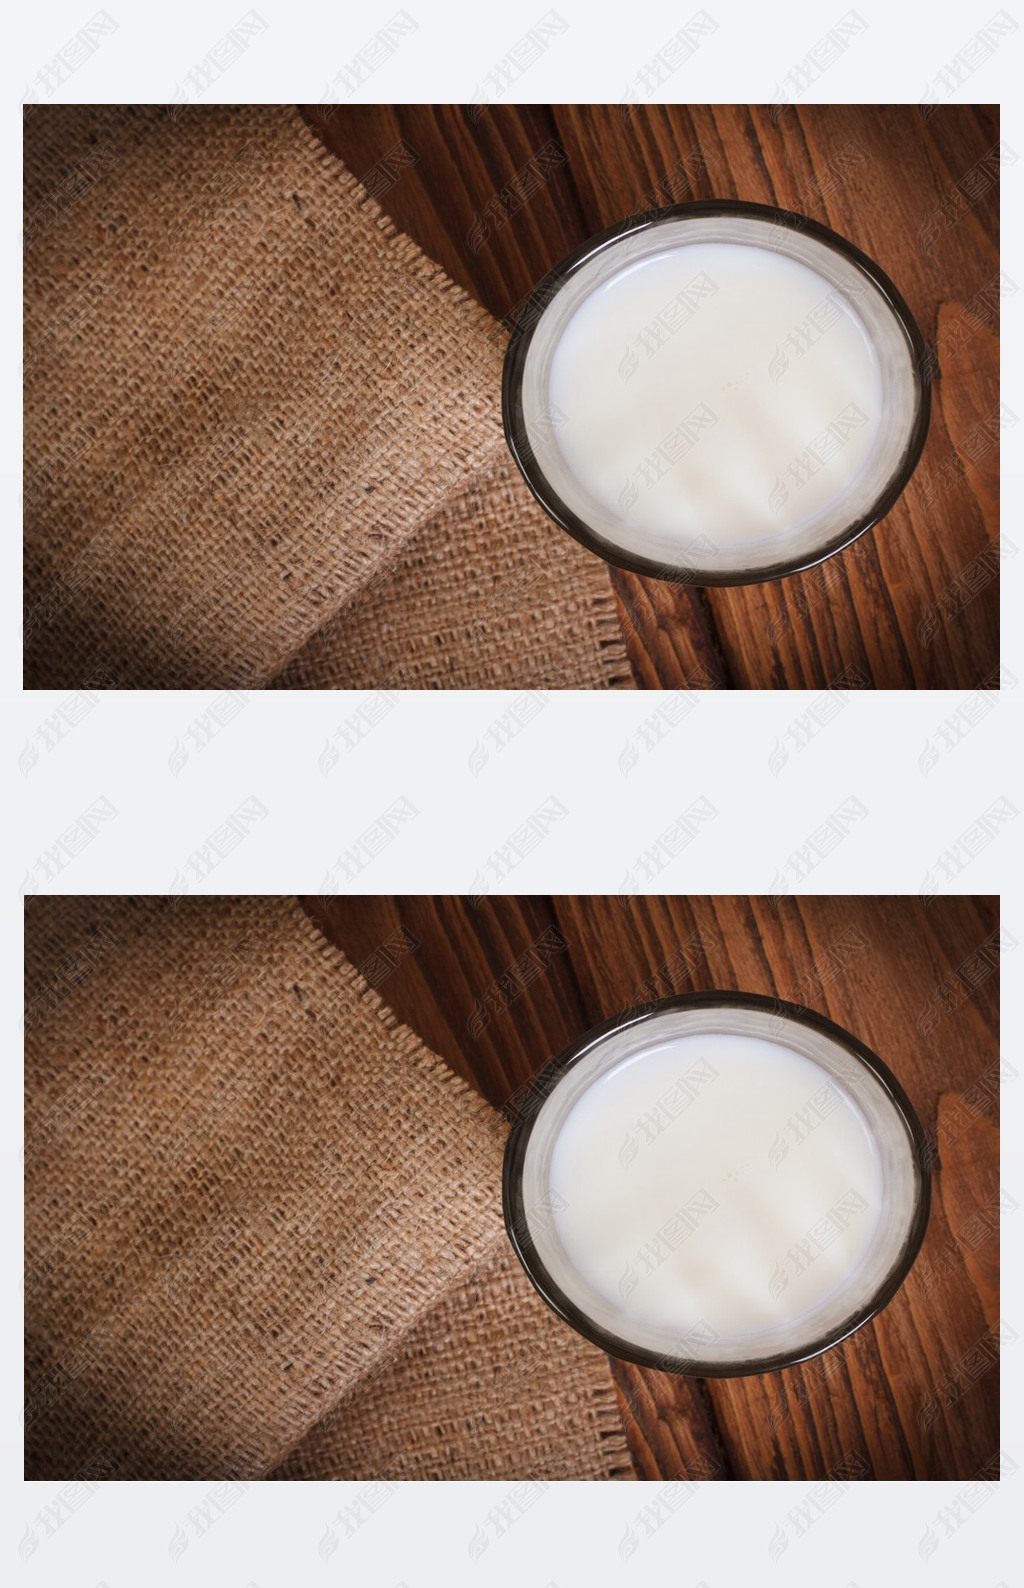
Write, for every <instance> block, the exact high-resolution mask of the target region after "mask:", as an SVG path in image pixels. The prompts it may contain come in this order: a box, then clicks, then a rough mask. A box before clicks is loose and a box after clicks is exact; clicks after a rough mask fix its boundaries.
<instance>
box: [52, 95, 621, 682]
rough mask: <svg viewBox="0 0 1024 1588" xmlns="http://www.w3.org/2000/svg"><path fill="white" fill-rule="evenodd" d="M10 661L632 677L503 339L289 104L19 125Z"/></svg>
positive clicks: (433, 675)
mask: <svg viewBox="0 0 1024 1588" xmlns="http://www.w3.org/2000/svg"><path fill="white" fill-rule="evenodd" d="M25 163H26V201H25V202H26V210H25V289H26V295H25V302H26V310H25V315H26V320H25V385H26V397H25V459H26V468H25V537H26V554H25V581H26V590H25V682H26V684H27V686H28V687H31V688H42V687H53V688H81V687H83V686H88V685H90V684H91V685H93V686H94V687H101V688H102V687H108V688H153V689H163V688H215V689H216V688H228V689H247V688H264V687H270V686H274V685H276V686H277V687H285V688H294V687H304V688H359V689H376V688H380V687H385V686H387V685H391V686H393V687H395V688H403V687H417V688H468V689H474V688H502V687H504V688H547V687H550V688H599V687H607V686H627V687H629V686H631V677H630V671H629V666H628V662H627V659H626V654H625V650H624V647H623V643H622V633H621V629H620V625H619V619H618V616H617V610H616V605H615V599H614V596H613V594H612V587H611V582H610V578H609V575H608V570H607V568H606V567H605V565H604V564H603V563H602V562H601V561H600V559H599V558H597V557H594V556H593V555H591V554H590V553H588V552H586V551H584V550H583V549H582V548H581V547H579V546H578V545H577V544H576V543H575V542H574V541H573V540H571V539H570V538H569V537H568V536H567V535H566V534H564V533H563V532H562V531H561V530H560V529H558V528H557V526H555V525H554V524H553V523H552V522H551V521H550V520H549V519H548V518H547V517H546V516H545V515H544V514H543V513H542V511H541V510H540V508H539V507H538V506H537V505H536V503H535V502H534V500H533V498H532V496H531V495H530V493H529V491H528V490H527V488H526V486H525V485H524V484H523V482H522V481H521V479H520V477H519V475H518V473H517V471H516V469H515V466H514V465H513V463H512V461H511V458H510V456H509V454H508V450H507V448H506V446H505V444H504V439H503V436H502V431H501V415H500V385H501V366H502V358H503V352H504V342H505V335H504V333H503V332H502V331H501V328H500V327H499V326H498V325H497V324H496V322H495V321H494V320H492V319H491V317H490V316H489V315H488V314H487V313H486V312H485V310H483V309H482V308H481V307H480V306H479V305H478V304H475V303H474V302H472V300H471V299H469V298H468V297H467V296H466V294H465V293H463V292H462V291H461V290H460V289H459V288H457V287H456V286H455V285H454V284H453V283H452V282H451V281H450V280H449V279H448V277H447V276H446V275H445V273H444V272H443V271H442V270H441V269H440V268H439V267H438V266H437V265H435V264H434V263H432V262H431V261H430V260H429V259H427V258H426V257H425V256H424V255H423V253H422V252H421V251H420V250H419V248H417V247H416V245H415V244H414V243H413V242H412V241H411V240H410V239H409V238H408V237H405V236H402V235H401V234H399V233H398V232H396V230H395V228H394V227H393V225H392V224H391V223H390V222H389V221H388V219H387V218H386V217H385V216H384V215H383V213H382V212H381V210H380V208H379V206H378V205H377V203H376V202H375V201H374V200H373V199H372V198H371V197H369V195H368V194H367V192H366V189H365V188H364V187H363V186H362V185H361V184H360V183H359V182H358V181H357V180H356V178H355V177H353V176H352V175H351V173H350V172H348V171H347V170H346V169H345V168H344V166H343V165H342V164H341V162H340V161H338V160H337V159H336V158H335V157H334V156H333V155H331V154H329V153H328V152H327V151H326V150H324V149H323V147H322V146H321V145H320V144H319V142H318V141H317V140H316V138H315V137H314V135H313V133H312V132H311V131H310V129H309V128H308V127H307V126H306V125H305V123H304V122H303V121H302V120H301V118H300V116H299V114H298V112H297V111H296V110H295V109H293V108H289V107H273V106H270V107H267V106H258V107H234V106H226V107H219V106H210V107H202V106H193V107H188V108H183V107H177V108H170V107H160V106H141V107H128V108H117V107H113V108H112V107H108V106H92V107H89V106H39V107H36V108H35V109H34V110H33V112H32V114H31V115H30V116H29V118H28V120H27V123H26V128H25Z"/></svg>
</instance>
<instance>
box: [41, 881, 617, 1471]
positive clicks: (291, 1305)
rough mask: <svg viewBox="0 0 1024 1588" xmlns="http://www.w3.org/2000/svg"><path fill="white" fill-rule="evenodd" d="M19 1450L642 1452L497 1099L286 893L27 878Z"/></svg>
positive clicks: (389, 1466) (95, 1460) (608, 1457)
mask: <svg viewBox="0 0 1024 1588" xmlns="http://www.w3.org/2000/svg"><path fill="white" fill-rule="evenodd" d="M26 938H27V942H26V980H27V990H28V1001H27V1013H26V1031H27V1055H26V1072H27V1102H26V1109H27V1119H26V1204H25V1207H26V1288H25V1311H26V1325H27V1347H26V1475H27V1476H28V1477H32V1478H47V1479H62V1480H66V1479H70V1478H73V1477H74V1476H75V1475H76V1474H81V1473H87V1474H93V1475H101V1476H105V1477H117V1478H129V1479H141V1478H206V1479H211V1480H224V1481H234V1482H246V1481H250V1480H254V1479H259V1478H266V1477H274V1478H280V1479H286V1478H291V1479H296V1478H359V1479H365V1480H367V1481H370V1480H376V1481H381V1482H386V1481H397V1480H398V1479H402V1478H432V1479H451V1478H501V1479H507V1480H509V1481H517V1482H518V1481H524V1482H525V1481H531V1482H539V1481H547V1480H551V1479H565V1478H612V1477H614V1478H620V1477H626V1478H628V1477H632V1475H633V1473H632V1468H631V1464H630V1459H629V1456H628V1452H627V1449H626V1445H625V1442H624V1438H623V1434H622V1428H621V1424H620V1421H619V1415H618V1411H617V1407H616V1401H615V1392H614V1389H613V1385H612V1380H611V1375H610V1370H609V1366H608V1362H607V1359H606V1358H605V1357H604V1356H603V1355H602V1354H601V1353H600V1352H599V1351H597V1350H596V1349H594V1348H593V1347H591V1346H589V1345H588V1344H586V1343H585V1342H583V1341H582V1340H580V1339H579V1338H578V1337H577V1336H576V1335H575V1334H574V1333H573V1332H572V1331H571V1330H570V1329H569V1328H568V1327H567V1326H565V1325H564V1324H562V1323H561V1322H560V1321H559V1320H558V1319H556V1318H555V1317H554V1315H553V1314H552V1313H550V1312H549V1311H548V1309H547V1308H546V1307H545V1306H544V1305H543V1303H542V1302H541V1301H540V1300H539V1298H538V1297H537V1296H536V1295H535V1293H534V1292H533V1290H532V1288H531V1287H530V1285H529V1283H528V1282H527V1280H526V1278H525V1276H524V1275H523V1273H522V1271H521V1270H520V1268H519V1266H518V1264H517V1263H516V1262H515V1260H514V1258H513V1256H512V1254H511V1251H510V1249H509V1247H508V1244H507V1240H506V1237H505V1234H504V1230H503V1228H502V1224H501V1196H500V1170H501V1159H502V1150H503V1142H504V1135H505V1126H504V1122H503V1121H502V1120H501V1118H500V1116H499V1115H497V1114H496V1113H495V1112H494V1111H493V1110H492V1109H491V1108H490V1107H489V1105H488V1104H487V1103H486V1102H485V1101H484V1100H483V1099H482V1098H480V1097H479V1096H477V1095H476V1094H475V1093H474V1092H473V1091H471V1090H470V1089H469V1088H468V1087H467V1086H466V1085H465V1084H464V1083H463V1082H462V1081H461V1080H459V1079H458V1078H457V1077H455V1076H454V1075H453V1074H452V1073H451V1071H450V1070H449V1069H448V1068H447V1067H446V1066H445V1065H444V1064H443V1063H442V1062H441V1060H439V1059H438V1058H437V1057H436V1056H435V1055H433V1054H431V1053H430V1052H429V1051H428V1050H427V1049H426V1048H425V1047H424V1046H423V1044H422V1042H421V1041H420V1040H419V1038H418V1037H417V1036H416V1035H415V1034H414V1033H413V1032H412V1031H410V1030H409V1029H408V1028H407V1027H405V1026H402V1025H400V1024H399V1023H398V1021H397V1020H396V1019H395V1017H394V1015H393V1014H392V1013H391V1012H390V1010H389V1009H388V1008H387V1007H386V1006H385V1004H384V1003H383V1002H382V1000H381V997H380V995H379V994H378V993H377V992H376V991H374V990H373V988H371V987H370V986H369V984H368V983H367V982H366V981H365V979H364V978H363V977H362V976H361V974H360V973H359V972H358V971H357V970H356V969H355V968H354V967H353V966H352V965H351V964H350V963H349V962H348V961H347V960H346V959H345V957H344V956H343V955H342V954H341V953H339V952H338V951H337V950H336V949H334V948H333V947H331V946H330V945H329V944H328V943H327V942H326V941H325V939H323V938H322V937H321V935H320V934H319V932H318V931H317V930H316V929H315V928H314V927H313V925H312V924H311V923H310V922H309V920H308V919H307V918H306V916H305V915H304V914H303V912H302V911H301V909H300V907H299V905H298V904H297V902H295V901H288V900H280V899H265V898H256V899H244V900H224V899H211V898H202V899H192V898H188V897H185V898H178V899H177V900H174V899H139V900H116V899H109V898H99V899H82V898H72V899H55V898H42V897H37V898H34V899H30V900H29V901H28V903H27V932H26Z"/></svg>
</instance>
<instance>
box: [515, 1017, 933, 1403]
mask: <svg viewBox="0 0 1024 1588" xmlns="http://www.w3.org/2000/svg"><path fill="white" fill-rule="evenodd" d="M723 1007H728V1008H733V1009H736V1008H742V1009H752V1010H755V1011H759V1012H762V1013H765V1014H774V1015H776V1016H778V1017H779V1018H782V1019H786V1020H792V1021H795V1022H796V1023H797V1024H799V1025H804V1026H809V1027H810V1028H811V1029H813V1030H815V1031H817V1032H818V1033H819V1034H820V1035H822V1036H825V1037H828V1038H830V1039H831V1040H832V1041H834V1042H836V1043H837V1044H838V1045H839V1046H840V1047H842V1048H843V1049H845V1050H846V1051H847V1052H848V1053H850V1054H851V1055H852V1057H853V1058H854V1059H856V1060H857V1061H859V1062H860V1063H861V1064H862V1065H863V1066H864V1067H865V1068H866V1069H867V1070H868V1071H870V1073H871V1074H872V1076H873V1077H874V1079H875V1080H876V1081H877V1082H878V1083H879V1084H880V1085H881V1087H882V1089H883V1091H884V1092H885V1094H886V1096H887V1098H888V1100H889V1102H890V1104H891V1105H892V1106H893V1108H894V1109H895V1110H896V1112H897V1114H898V1115H899V1116H900V1119H901V1121H902V1124H903V1126H904V1128H905V1130H906V1132H907V1135H908V1137H909V1139H910V1142H911V1145H912V1149H913V1151H912V1161H913V1164H914V1169H915V1177H914V1178H915V1200H914V1209H913V1215H912V1217H911V1220H910V1223H909V1226H908V1230H907V1235H906V1237H905V1239H904V1241H903V1244H902V1246H901V1247H900V1251H899V1254H898V1256H897V1258H896V1261H895V1262H894V1264H893V1266H892V1268H891V1269H890V1270H889V1273H888V1274H887V1275H886V1276H885V1278H884V1279H883V1280H882V1282H881V1284H879V1285H878V1286H876V1288H875V1289H874V1290H873V1291H872V1293H871V1295H870V1296H869V1297H868V1298H867V1299H866V1300H865V1301H864V1302H863V1303H862V1304H861V1305H860V1306H859V1307H857V1308H856V1309H855V1310H854V1311H853V1312H851V1313H850V1314H849V1315H848V1316H847V1317H846V1318H844V1319H843V1321H842V1322H841V1323H840V1324H839V1325H838V1326H837V1327H836V1328H833V1329H831V1330H829V1331H828V1332H827V1334H825V1335H823V1336H819V1337H818V1338H817V1339H815V1340H814V1341H812V1342H811V1343H809V1344H806V1345H800V1346H799V1347H797V1348H796V1349H794V1350H793V1351H782V1352H776V1353H775V1354H774V1355H773V1356H770V1357H764V1358H761V1359H758V1360H756V1361H755V1360H754V1359H752V1358H747V1359H738V1360H736V1361H731V1362H726V1361H717V1362H716V1361H715V1360H714V1359H713V1358H709V1359H708V1360H707V1361H702V1360H697V1359H695V1358H693V1357H676V1356H671V1355H663V1354H659V1353H658V1352H657V1351H653V1350H649V1349H647V1348H645V1347H644V1346H640V1345H637V1344H635V1343H634V1342H632V1341H630V1340H625V1339H623V1338H622V1337H621V1336H619V1335H616V1334H614V1333H613V1332H612V1331H610V1330H608V1329H604V1328H602V1326H601V1325H600V1324H598V1323H595V1322H594V1320H593V1319H592V1318H590V1317H589V1316H588V1315H587V1313H585V1312H584V1311H583V1310H582V1308H581V1307H579V1306H578V1305H577V1304H576V1303H575V1302H574V1301H573V1300H572V1299H571V1298H570V1297H569V1296H567V1295H566V1293H565V1292H564V1290H563V1289H562V1288H561V1286H560V1285H559V1284H558V1283H557V1281H556V1280H555V1279H553V1278H552V1276H551V1274H550V1273H549V1272H548V1270H547V1268H546V1267H545V1265H544V1263H543V1261H542V1259H541V1257H540V1255H539V1253H538V1251H537V1248H536V1246H535V1244H534V1241H533V1237H532V1235H531V1234H530V1228H529V1223H528V1220H527V1215H526V1207H525V1202H524V1198H523V1170H524V1167H525V1163H526V1153H527V1149H528V1147H529V1142H530V1137H531V1135H532V1133H533V1127H534V1125H535V1124H536V1121H537V1118H538V1115H539V1114H540V1110H541V1106H542V1105H543V1103H544V1102H546V1100H547V1098H548V1097H549V1096H550V1094H551V1093H552V1092H553V1091H554V1090H555V1088H556V1087H557V1086H558V1084H559V1082H560V1081H561V1080H562V1078H563V1076H564V1075H566V1074H567V1072H568V1071H569V1070H571V1069H573V1068H574V1066H575V1065H577V1064H579V1063H580V1062H581V1061H582V1060H583V1059H584V1058H586V1057H587V1055H588V1054H590V1053H591V1052H592V1051H593V1049H594V1048H596V1047H598V1046H599V1045H600V1043H601V1042H602V1041H603V1040H604V1038H605V1037H607V1036H609V1035H610V1034H611V1033H612V1032H613V1031H619V1030H624V1029H626V1028H627V1027H630V1026H637V1025H642V1024H644V1023H645V1022H647V1021H651V1020H654V1019H657V1017H658V1016H659V1015H661V1014H664V1013H668V1012H670V1011H673V1010H677V1009H679V1010H684V1009H700V1008H707V1009H711V1008H716V1009H720V1008H723ZM930 1156H931V1147H930V1144H929V1142H928V1138H927V1137H926V1135H925V1132H924V1127H923V1126H922V1124H921V1121H920V1119H919V1118H918V1115H917V1113H916V1111H915V1109H914V1106H913V1104H912V1103H911V1101H910V1098H909V1097H908V1096H907V1094H906V1092H905V1091H904V1089H903V1087H902V1086H901V1085H900V1083H899V1081H898V1080H897V1079H896V1077H895V1075H894V1074H893V1073H892V1071H891V1070H890V1069H889V1067H888V1065H886V1064H885V1063H883V1061H882V1060H881V1059H880V1058H879V1057H878V1054H877V1053H874V1052H873V1051H872V1049H871V1048H869V1047H867V1045H866V1044H865V1043H863V1042H862V1041H861V1040H860V1038H859V1037H855V1036H854V1035H853V1033H852V1032H850V1031H847V1030H846V1029H845V1027H843V1026H839V1025H836V1023H835V1022H834V1021H833V1020H829V1019H828V1018H827V1017H826V1016H825V1015H820V1014H818V1013H816V1011H814V1010H812V1009H807V1008H805V1007H804V1006H803V1005H802V1004H794V1003H790V1002H788V1001H787V1000H786V999H782V998H769V997H766V996H765V995H763V994H761V993H745V992H726V991H721V992H719V991H709V992H698V993H677V994H675V995H673V996H672V997H670V998H659V999H657V1000H654V1001H653V1002H651V1003H649V1004H644V1005H643V1006H642V1007H641V1008H640V1009H639V1010H637V1011H633V1010H629V1009H627V1010H624V1011H623V1013H622V1014H619V1015H615V1016H613V1017H612V1018H611V1019H610V1020H605V1021H602V1023H601V1024H600V1025H598V1026H594V1027H592V1029H591V1030H589V1031H587V1032H585V1033H584V1034H583V1036H581V1037H578V1038H577V1039H576V1041H574V1042H572V1043H570V1044H569V1046H568V1047H567V1048H564V1049H563V1050H562V1052H561V1053H559V1054H558V1055H557V1056H556V1057H555V1058H553V1059H551V1060H550V1062H549V1063H548V1064H546V1065H545V1066H544V1067H543V1069H541V1070H540V1071H538V1073H537V1075H535V1076H534V1077H533V1080H532V1081H531V1083H530V1089H529V1092H528V1094H527V1098H526V1101H525V1102H524V1104H523V1107H522V1108H521V1109H520V1110H519V1111H518V1112H517V1113H516V1115H515V1118H514V1119H513V1121H512V1128H511V1130H510V1132H509V1135H508V1139H507V1141H506V1143H505V1157H504V1163H503V1168H502V1212H503V1215H504V1221H505V1232H506V1234H507V1235H508V1238H509V1241H510V1242H511V1245H512V1249H513V1251H514V1252H515V1254H516V1256H517V1257H518V1259H519V1261H520V1263H521V1265H522V1267H523V1269H524V1271H525V1273H526V1277H527V1278H528V1279H529V1281H530V1283H531V1284H532V1285H533V1288H534V1289H535V1290H536V1291H537V1293H538V1295H539V1296H540V1297H541V1299H542V1300H543V1301H545V1302H546V1303H547V1305H548V1306H549V1307H550V1308H551V1309H552V1311H553V1312H555V1313H557V1314H558V1316H559V1317H560V1318H561V1319H562V1321H563V1322H564V1323H567V1324H569V1325H570V1327H571V1328H573V1329H575V1330H576V1332H577V1334H580V1335H582V1336H583V1338H584V1339H586V1340H589V1341H590V1342H591V1344H592V1345H596V1346H599V1347H600V1348H601V1350H602V1351H605V1352H607V1353H608V1355H609V1356H613V1357H616V1358H618V1359H619V1360H620V1361H624V1362H632V1363H635V1364H636V1365H637V1366H639V1367H650V1368H656V1369H658V1370H659V1371H661V1372H663V1373H675V1374H678V1375H680V1376H682V1377H689V1378H746V1377H750V1376H752V1375H754V1374H758V1373H774V1372H778V1371H779V1370H780V1369H781V1368H787V1367H796V1366H797V1365H798V1364H799V1363H801V1362H808V1361H810V1360H811V1359H812V1358H814V1357H816V1356H821V1355H822V1353H823V1352H825V1351H829V1350H831V1348H832V1347H833V1346H835V1345H839V1344H841V1342H842V1341H843V1340H845V1339H848V1338H849V1336H850V1335H851V1334H854V1333H855V1332H856V1331H857V1330H858V1329H860V1328H862V1327H863V1325H864V1324H865V1323H869V1322H870V1321H871V1319H872V1318H874V1317H876V1316H877V1315H878V1313H880V1312H881V1311H882V1310H883V1308H885V1307H887V1306H888V1305H889V1302H890V1301H892V1299H893V1297H894V1296H895V1295H896V1293H897V1292H898V1291H899V1289H900V1288H901V1286H902V1285H903V1282H904V1280H905V1279H906V1277H907V1275H908V1274H909V1272H910V1270H911V1268H912V1267H913V1265H914V1262H915V1261H916V1259H917V1255H918V1252H919V1251H920V1249H921V1243H922V1242H923V1240H924V1237H925V1232H926V1231H927V1228H928V1219H929V1214H930V1211H931V1163H930Z"/></svg>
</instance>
